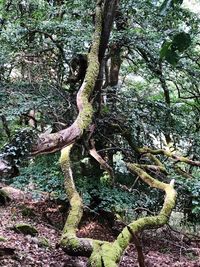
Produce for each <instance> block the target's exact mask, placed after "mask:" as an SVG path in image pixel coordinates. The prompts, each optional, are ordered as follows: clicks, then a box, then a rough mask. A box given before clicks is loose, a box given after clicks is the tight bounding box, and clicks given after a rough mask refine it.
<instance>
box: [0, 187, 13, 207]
mask: <svg viewBox="0 0 200 267" xmlns="http://www.w3.org/2000/svg"><path fill="white" fill-rule="evenodd" d="M10 200H11V199H10V197H9V194H8V193H7V192H6V191H5V190H3V189H0V204H2V205H5V204H6V203H7V202H9V201H10Z"/></svg>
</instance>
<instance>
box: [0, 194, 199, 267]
mask: <svg viewBox="0 0 200 267" xmlns="http://www.w3.org/2000/svg"><path fill="white" fill-rule="evenodd" d="M66 214H67V213H66V211H65V209H64V208H63V206H62V205H59V204H58V203H55V202H52V201H50V200H47V199H46V200H43V201H42V200H40V201H34V200H33V199H31V197H30V196H28V197H27V196H25V197H24V195H23V196H20V194H19V195H18V193H17V191H16V195H15V196H14V197H13V200H12V201H11V202H9V203H6V204H5V205H2V206H0V266H5V267H11V266H12V267H20V266H22V267H31V266H35V267H40V266H41V267H76V266H77V267H78V266H79V267H81V266H82V267H84V266H87V259H86V258H83V257H70V256H68V255H67V254H66V253H64V252H63V251H62V249H61V248H59V246H58V243H59V238H60V236H61V229H62V227H63V224H64V221H65V218H66ZM101 217H102V216H101ZM18 223H28V224H31V225H32V226H34V227H35V228H36V229H37V231H38V233H37V235H36V236H31V235H24V234H22V233H16V232H15V231H14V230H12V227H13V226H14V225H15V224H18ZM120 227H121V226H120V224H118V225H115V227H114V228H113V227H111V226H110V225H109V223H108V222H107V221H106V220H104V221H102V218H101V220H100V219H99V217H98V216H97V215H95V216H94V215H89V214H88V213H87V214H86V215H85V216H84V218H83V220H82V222H81V225H80V229H79V231H78V233H77V234H78V236H80V237H91V238H95V239H101V240H108V241H112V240H114V239H115V238H116V236H117V234H118V233H117V232H119V231H120V230H121V229H120ZM2 237H4V238H5V240H3V239H2ZM192 238H193V240H192V239H191V238H189V237H188V236H185V235H183V234H181V233H178V232H175V231H173V230H172V229H170V228H169V227H168V226H165V227H163V228H162V229H157V230H151V231H150V230H149V231H144V232H143V233H142V235H141V236H140V240H141V244H142V247H143V253H144V256H145V262H146V267H157V266H159V267H200V240H196V241H194V237H192ZM119 266H120V267H136V266H139V265H138V263H137V253H136V250H135V246H134V244H131V245H130V246H129V248H128V250H127V251H126V252H125V254H124V255H123V258H122V260H121V262H120V265H119Z"/></svg>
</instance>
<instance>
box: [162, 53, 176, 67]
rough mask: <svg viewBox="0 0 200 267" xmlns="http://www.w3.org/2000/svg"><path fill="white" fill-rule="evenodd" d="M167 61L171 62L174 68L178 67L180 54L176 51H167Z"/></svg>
mask: <svg viewBox="0 0 200 267" xmlns="http://www.w3.org/2000/svg"><path fill="white" fill-rule="evenodd" d="M165 59H166V60H167V62H169V63H170V64H171V65H172V66H174V67H175V66H176V64H177V63H178V60H179V56H178V54H177V53H176V52H175V51H174V50H171V49H170V50H167V53H166V56H165Z"/></svg>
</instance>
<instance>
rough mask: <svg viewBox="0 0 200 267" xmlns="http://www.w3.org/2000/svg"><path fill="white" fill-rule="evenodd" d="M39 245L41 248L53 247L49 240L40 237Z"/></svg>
mask: <svg viewBox="0 0 200 267" xmlns="http://www.w3.org/2000/svg"><path fill="white" fill-rule="evenodd" d="M39 245H40V246H41V247H51V244H50V243H49V240H48V239H47V238H45V237H40V238H39Z"/></svg>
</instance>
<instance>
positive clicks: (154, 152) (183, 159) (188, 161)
mask: <svg viewBox="0 0 200 267" xmlns="http://www.w3.org/2000/svg"><path fill="white" fill-rule="evenodd" d="M139 152H140V154H146V153H150V154H152V155H164V156H166V157H168V158H172V159H174V160H175V161H176V162H184V163H186V164H189V165H192V166H197V167H199V166H200V161H194V160H191V159H188V158H186V157H182V156H179V155H177V154H175V153H174V152H171V151H168V150H164V149H155V150H154V149H151V148H148V147H147V148H146V147H145V148H140V149H139Z"/></svg>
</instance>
